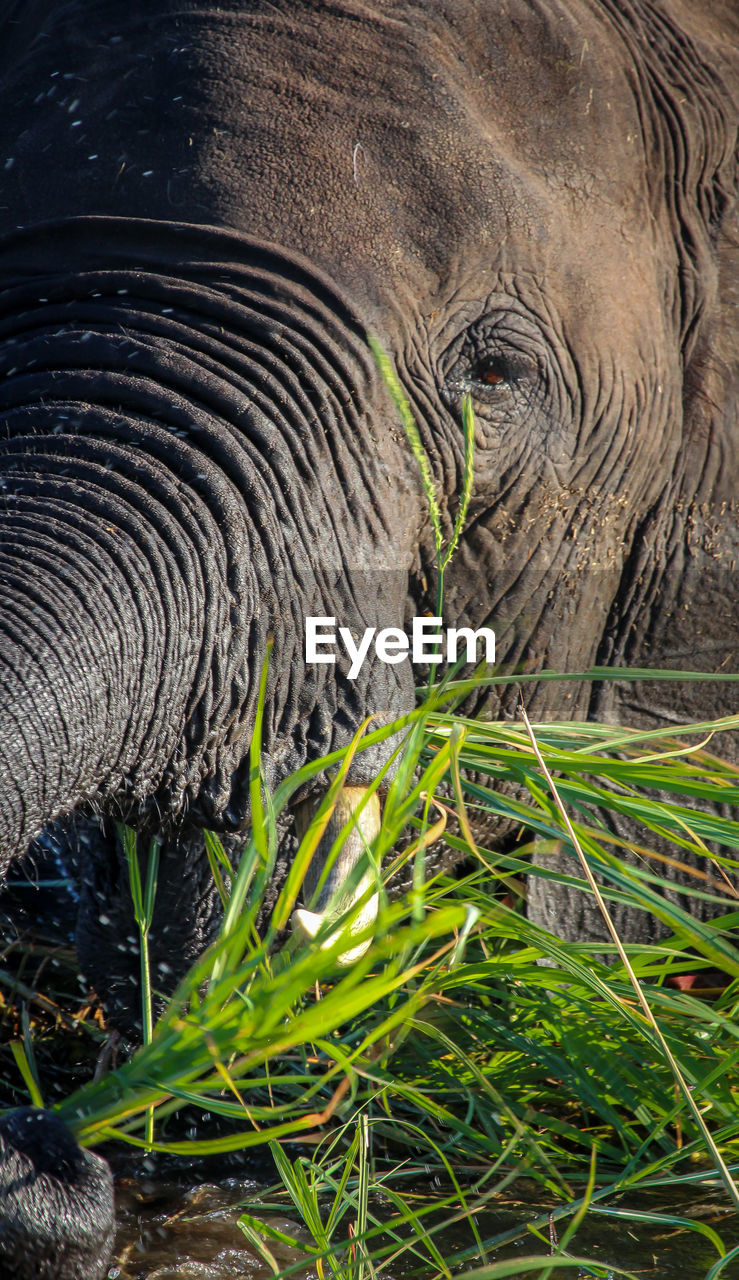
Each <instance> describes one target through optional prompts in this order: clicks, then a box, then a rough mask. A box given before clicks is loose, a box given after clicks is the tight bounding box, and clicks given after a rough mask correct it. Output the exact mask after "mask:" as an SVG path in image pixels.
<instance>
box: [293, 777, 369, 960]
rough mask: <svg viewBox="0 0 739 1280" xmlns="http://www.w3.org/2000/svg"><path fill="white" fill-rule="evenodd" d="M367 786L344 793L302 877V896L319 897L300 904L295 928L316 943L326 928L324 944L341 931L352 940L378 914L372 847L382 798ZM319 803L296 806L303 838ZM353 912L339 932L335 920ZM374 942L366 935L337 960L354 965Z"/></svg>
mask: <svg viewBox="0 0 739 1280" xmlns="http://www.w3.org/2000/svg"><path fill="white" fill-rule="evenodd" d="M367 790H368V789H367V788H366V787H345V788H344V789H343V791H342V792H341V794H340V796H339V799H338V801H337V803H336V806H335V808H334V810H333V813H332V814H331V817H330V818H329V820H328V823H327V825H326V829H325V831H324V832H323V835H322V836H321V839H320V841H319V843H318V846H317V848H316V850H315V852H314V854H313V858H312V860H311V863H310V866H309V867H308V870H307V872H306V875H305V879H304V880H303V901H304V902H306V903H311V899H312V898H314V897H316V893H317V897H316V901H315V902H314V903H312V904H311V909H307V908H305V907H300V908H298V909H297V910H296V911H294V912H293V915H292V920H291V924H292V928H293V931H294V933H296V934H297V936H298V937H299V938H301V939H302V940H303V941H305V942H313V940H314V939H315V938H316V936H317V935H318V933H319V931H323V933H324V935H325V936H324V937H323V938H322V940H321V942H320V946H321V947H322V948H328V947H332V946H334V945H335V942H336V940H337V938H338V937H339V936H342V937H344V936H346V937H347V939H348V940H351V938H352V937H355V936H357V935H358V934H360V933H363V932H366V930H367V929H368V928H369V927H370V926H371V925H372V924H373V923H374V921H375V920H376V918H377V911H378V906H379V897H378V894H377V892H376V891H373V886H374V885H375V884H376V876H375V872H374V870H373V868H372V866H371V865H370V861H369V856H368V853H367V850H368V849H369V847H370V845H371V844H372V841H373V839H374V838H375V836H376V835H377V834H378V832H379V830H380V822H381V818H380V801H379V797H378V795H377V792H373V793H372V794H371V795H369V796H368V795H367ZM316 807H317V806H316V802H315V800H313V799H312V798H309V799H307V800H304V801H302V803H301V804H300V805H298V806H297V808H296V810H295V827H296V831H297V834H298V837H299V838H301V839H302V836H303V835H304V834H305V832H306V831H307V829H308V826H309V824H310V822H311V820H312V818H313V816H314V814H315V810H316ZM348 822H352V827H351V829H350V831H349V833H348V835H347V837H346V839H345V840H344V843H343V845H342V846H341V848H340V849H339V852H338V854H337V855H336V857H335V858H334V859H333V861H332V863H331V864H330V867H329V871H328V874H327V876H326V879H325V881H324V883H323V885H322V886H321V888H320V891H319V888H318V886H319V881H320V879H321V874H322V872H323V871H324V868H325V867H326V864H327V862H328V860H329V857H330V854H331V849H332V846H333V844H334V842H335V840H336V838H337V836H339V834H340V832H341V830H342V828H343V827H345V826H346V824H347V823H348ZM362 864H364V866H365V867H366V870H365V871H363V872H362V873H361V874H360V873H359V871H358V868H360V866H361V865H362ZM317 891H318V892H317ZM348 912H351V915H350V916H349V919H348V922H346V923H344V924H343V925H342V927H341V931H340V934H339V933H338V932H336V931H334V932H332V931H331V929H330V925H331V923H332V921H335V920H338V919H339V918H340V917H341V916H344V915H345V914H346V913H348ZM324 926H325V928H324ZM369 945H370V939H367V938H365V939H363V940H362V941H361V942H360V943H357V945H356V946H354V947H350V948H349V949H348V950H347V951H343V952H341V953H340V955H339V956H338V959H337V965H338V966H339V967H340V968H346V967H348V966H349V965H351V964H353V963H354V961H355V960H358V959H359V958H360V956H363V955H364V953H365V951H366V950H367V948H368V947H369Z"/></svg>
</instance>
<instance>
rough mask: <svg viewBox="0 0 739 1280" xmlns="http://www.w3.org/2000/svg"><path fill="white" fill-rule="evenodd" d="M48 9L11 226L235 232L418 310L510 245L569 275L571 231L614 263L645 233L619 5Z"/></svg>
mask: <svg viewBox="0 0 739 1280" xmlns="http://www.w3.org/2000/svg"><path fill="white" fill-rule="evenodd" d="M47 7H48V13H47V14H46V15H45V16H43V15H42V16H43V17H44V20H43V23H42V24H41V25H43V28H44V34H45V36H47V37H48V38H47V39H45V40H39V41H37V42H36V43H35V44H33V43H32V42H31V35H32V33H31V32H28V33H27V35H28V39H29V49H28V50H25V51H24V57H23V58H22V59H20V60H18V62H17V64H15V65H11V61H10V60H9V57H8V55H6V59H5V67H4V69H3V75H4V79H5V82H6V85H7V87H8V92H7V94H6V96H5V101H6V102H7V103H9V104H10V109H9V111H8V114H7V116H6V121H5V127H4V129H3V135H4V136H3V138H2V142H3V144H4V146H5V149H6V151H7V160H6V161H5V165H6V168H5V173H4V176H5V178H6V183H5V189H6V201H4V203H6V204H7V210H6V212H3V211H0V218H3V219H5V220H9V221H8V225H9V226H12V227H15V225H16V224H17V223H18V222H29V221H32V220H34V219H37V218H41V217H43V218H48V217H57V216H70V215H76V214H80V213H97V214H104V215H111V214H118V215H120V214H122V215H124V216H126V215H127V216H135V217H141V216H148V217H163V218H168V219H171V218H172V217H176V218H179V219H182V220H187V221H194V222H204V223H215V224H217V225H225V226H230V227H233V228H234V229H236V230H241V231H245V232H248V233H250V234H252V235H258V236H264V237H265V238H267V239H269V240H270V241H273V242H278V243H282V244H284V245H285V246H286V247H288V248H291V249H297V250H300V251H302V252H303V253H305V254H307V255H308V256H309V257H310V258H311V259H312V260H313V261H317V262H318V263H320V265H322V266H324V267H325V268H327V269H328V270H329V271H331V272H332V273H333V274H334V275H335V276H336V277H337V279H339V281H341V282H344V283H356V282H359V281H362V280H363V279H364V280H365V281H366V282H367V287H368V288H371V287H372V286H373V285H374V284H375V283H376V282H377V280H378V279H382V280H383V281H384V282H385V283H386V284H390V285H392V286H393V287H402V285H403V283H404V282H406V281H408V280H409V279H410V280H411V281H412V283H413V286H414V290H415V291H417V290H418V286H419V283H420V282H421V281H422V280H423V278H424V274H425V276H426V278H427V281H428V284H429V286H430V287H431V288H433V287H434V283H435V281H438V280H439V279H442V280H443V279H444V277H445V275H446V274H447V273H448V272H449V271H450V269H454V264H455V262H456V261H457V259H458V258H459V256H460V255H463V254H464V253H465V252H468V253H474V252H478V253H479V252H483V253H487V252H489V251H490V249H491V248H496V249H497V248H498V247H499V246H500V245H501V244H504V245H507V246H508V248H509V251H510V252H514V251H515V252H517V253H520V247H521V246H523V247H525V248H526V249H527V251H528V252H529V256H530V258H531V259H532V261H534V262H537V263H543V264H544V265H546V264H547V262H550V263H552V264H553V263H557V264H561V261H562V259H563V257H566V256H567V254H568V252H569V254H570V255H571V254H572V249H571V248H569V250H568V245H570V246H571V244H572V242H573V239H574V238H575V237H573V236H572V234H571V231H572V228H571V218H573V217H574V218H575V220H576V221H577V220H578V218H581V220H582V225H583V228H584V229H585V231H586V232H587V235H588V236H589V238H590V240H591V241H594V242H595V244H596V245H598V246H599V247H600V250H601V252H600V255H599V256H600V258H601V260H602V261H604V260H605V259H604V255H603V253H602V247H603V242H604V238H606V239H607V238H608V237H611V239H612V238H613V237H614V236H618V235H620V233H621V231H622V229H623V226H624V225H625V224H626V223H627V222H628V223H629V226H630V234H631V235H632V236H633V235H634V234H635V226H634V221H635V218H636V219H637V220H639V219H643V218H644V217H645V214H643V213H642V211H643V210H644V209H645V207H646V202H645V199H644V164H643V158H641V157H640V155H639V148H640V145H641V139H640V129H639V114H638V109H637V103H636V98H637V97H638V92H637V90H636V89H635V88H634V87H633V86H632V85H630V83H629V79H628V76H627V74H626V72H625V69H624V68H625V64H626V62H627V61H628V59H627V55H626V50H625V46H624V45H623V44H622V42H621V41H620V39H619V38H618V37H617V35H615V33H614V31H613V29H611V28H610V27H609V25H608V22H607V21H606V19H605V16H604V15H605V14H606V13H607V9H608V6H607V5H606V6H604V8H603V10H601V11H599V14H598V16H596V15H595V14H594V12H593V10H592V8H591V6H589V5H586V4H584V3H577V0H575V3H573V4H570V5H569V6H568V8H567V10H566V11H565V9H564V8H563V7H560V6H559V5H558V4H555V5H540V4H539V3H538V2H537V0H499V3H495V0H492V2H488V3H481V2H477V3H476V2H475V0H470V2H469V3H456V4H453V5H447V4H441V3H431V4H423V5H410V6H409V5H407V4H399V3H395V2H393V0H387V2H385V3H382V2H381V3H377V4H374V5H367V4H363V3H360V2H359V0H340V2H339V3H337V4H335V5H331V6H327V5H325V4H323V3H318V2H317V0H299V2H296V3H290V4H279V3H278V4H272V3H267V2H266V0H264V2H263V3H262V2H259V0H255V3H252V4H244V3H241V4H238V5H237V4H234V5H227V4H226V5H222V6H219V7H218V8H216V7H213V6H205V5H203V6H200V5H197V4H194V5H191V6H184V7H183V6H179V5H171V4H168V3H166V4H165V3H157V2H156V0H154V2H153V3H147V4H146V5H143V4H140V3H136V0H133V2H132V3H131V4H129V5H127V6H126V7H125V14H122V9H121V6H120V5H113V4H107V3H106V4H84V3H79V4H77V5H65V6H55V5H53V4H49V5H48V6H47ZM31 8H32V9H33V13H34V16H35V20H38V19H39V13H38V12H37V10H42V9H43V8H44V6H43V5H42V4H39V5H35V6H31ZM37 25H38V22H37ZM21 38H22V35H21V34H18V35H16V37H15V39H16V40H17V41H20V40H21ZM8 161H10V162H11V163H10V165H8V163H7V162H8ZM0 163H2V156H1V155H0ZM606 258H607V255H606ZM602 269H603V270H604V271H605V269H606V268H605V265H604V266H603V268H602Z"/></svg>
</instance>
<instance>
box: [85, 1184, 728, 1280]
mask: <svg viewBox="0 0 739 1280" xmlns="http://www.w3.org/2000/svg"><path fill="white" fill-rule="evenodd" d="M264 1189H265V1188H264V1184H259V1183H257V1182H256V1181H255V1180H254V1179H250V1178H247V1177H244V1176H239V1177H228V1178H223V1179H221V1180H214V1181H208V1182H204V1183H201V1184H199V1185H196V1184H194V1183H192V1182H191V1183H187V1182H183V1181H182V1180H179V1181H178V1180H177V1179H176V1178H174V1177H170V1178H162V1177H157V1179H156V1181H155V1182H150V1181H147V1180H145V1179H143V1180H142V1179H137V1178H130V1177H127V1178H124V1179H122V1180H121V1182H120V1185H119V1190H118V1217H119V1231H118V1236H117V1239H116V1261H115V1265H114V1266H113V1268H112V1269H111V1272H110V1276H111V1277H112V1278H115V1280H231V1277H234V1276H249V1277H252V1280H268V1277H271V1276H272V1275H273V1272H272V1270H271V1269H270V1267H269V1266H268V1265H267V1264H266V1263H265V1262H263V1261H262V1260H261V1259H260V1258H259V1257H258V1256H257V1255H256V1254H255V1252H254V1251H253V1250H252V1248H251V1246H250V1245H249V1243H248V1242H247V1240H246V1239H245V1237H244V1236H243V1234H242V1233H241V1231H240V1230H239V1227H238V1225H237V1219H238V1217H239V1214H240V1213H241V1212H242V1211H243V1210H244V1209H246V1211H247V1212H248V1213H250V1214H251V1215H252V1216H254V1217H261V1218H262V1220H263V1221H265V1222H267V1223H269V1224H270V1225H271V1226H273V1227H276V1228H277V1229H278V1230H279V1231H282V1232H283V1233H284V1234H286V1235H290V1236H292V1237H294V1238H297V1239H299V1240H304V1241H305V1242H306V1244H308V1243H309V1241H310V1237H309V1235H308V1233H307V1231H306V1229H305V1228H304V1227H302V1226H301V1225H300V1224H299V1223H298V1221H297V1217H290V1216H289V1215H288V1214H287V1213H285V1215H284V1216H282V1215H277V1214H274V1213H271V1214H264V1215H262V1214H261V1213H260V1210H259V1201H260V1197H261V1195H262V1194H263V1192H264ZM419 1190H421V1189H420V1188H419ZM432 1190H433V1189H432V1188H431V1187H429V1188H428V1192H429V1194H431V1192H432ZM624 1206H628V1207H629V1208H630V1210H631V1211H632V1212H636V1213H650V1214H659V1215H662V1217H663V1220H662V1221H656V1222H643V1221H638V1220H632V1219H626V1220H624V1219H617V1218H614V1217H611V1216H607V1215H603V1214H601V1213H597V1212H594V1211H591V1212H589V1213H588V1215H587V1216H586V1218H585V1220H584V1222H583V1223H582V1224H581V1226H580V1228H579V1230H578V1232H577V1235H576V1237H575V1238H574V1240H573V1241H572V1242H571V1243H570V1246H569V1251H570V1252H571V1253H573V1254H574V1255H576V1256H578V1257H584V1258H587V1259H590V1260H592V1261H593V1262H600V1263H601V1264H603V1263H609V1264H610V1265H611V1266H617V1267H620V1268H623V1269H624V1270H627V1271H632V1272H634V1273H636V1274H638V1276H639V1277H640V1280H642V1278H644V1280H649V1278H651V1280H703V1277H704V1276H705V1275H706V1273H707V1272H708V1270H709V1269H710V1267H711V1266H713V1264H714V1263H715V1262H716V1261H717V1260H718V1257H719V1255H718V1253H717V1250H716V1248H715V1246H714V1245H713V1244H712V1243H711V1241H710V1240H709V1239H706V1238H705V1236H702V1235H700V1234H698V1233H697V1232H696V1231H694V1230H689V1229H687V1228H686V1227H685V1226H681V1225H680V1224H678V1223H675V1222H671V1221H669V1219H671V1218H675V1217H681V1218H692V1219H694V1220H696V1221H697V1222H698V1223H701V1224H703V1225H705V1226H708V1227H711V1228H712V1229H713V1230H714V1231H716V1232H717V1233H718V1234H719V1236H721V1238H722V1239H723V1241H724V1244H725V1245H726V1247H727V1248H731V1247H733V1246H734V1245H737V1244H739V1215H737V1214H736V1213H735V1212H734V1211H733V1210H732V1209H731V1208H730V1207H729V1206H728V1205H727V1202H726V1200H725V1199H724V1198H723V1197H721V1196H720V1195H717V1194H715V1193H711V1194H710V1195H706V1194H702V1193H701V1191H700V1189H699V1188H694V1189H692V1190H689V1191H687V1192H686V1191H682V1190H680V1191H678V1192H673V1193H671V1194H670V1195H669V1196H668V1194H667V1193H666V1192H664V1191H659V1192H654V1191H649V1192H644V1193H642V1194H641V1195H640V1196H636V1195H633V1194H632V1196H631V1197H630V1199H628V1200H624V1201H622V1206H621V1207H624ZM550 1207H553V1206H549V1205H547V1204H545V1203H543V1202H542V1199H541V1195H540V1193H537V1191H536V1188H534V1187H532V1188H531V1189H530V1190H529V1191H527V1192H526V1193H525V1194H521V1193H520V1191H519V1194H517V1195H516V1196H512V1195H506V1196H504V1197H501V1198H500V1199H499V1200H497V1201H495V1202H494V1207H492V1208H490V1209H488V1210H486V1211H485V1212H483V1213H479V1214H477V1215H476V1222H477V1227H478V1231H479V1233H480V1235H481V1237H482V1239H483V1241H485V1240H490V1239H492V1238H495V1237H499V1236H501V1235H502V1234H503V1233H506V1232H511V1233H514V1232H517V1233H518V1238H517V1239H515V1240H509V1241H508V1242H507V1243H506V1244H504V1245H502V1246H499V1247H496V1248H495V1249H493V1250H491V1251H490V1252H489V1254H488V1256H487V1259H486V1260H487V1262H488V1263H491V1262H494V1261H500V1260H502V1259H503V1258H515V1257H522V1256H524V1255H527V1256H528V1255H531V1254H535V1255H539V1256H541V1259H542V1266H544V1265H545V1263H546V1257H547V1254H548V1251H549V1250H548V1242H549V1240H550V1238H556V1235H557V1233H558V1234H560V1235H561V1234H562V1233H563V1232H564V1230H565V1228H566V1220H563V1221H562V1222H561V1223H555V1224H553V1226H552V1228H551V1231H552V1236H551V1237H550V1226H549V1224H548V1223H545V1224H544V1225H543V1226H542V1227H540V1231H541V1234H542V1236H543V1237H544V1240H543V1241H542V1240H537V1239H536V1237H535V1236H534V1235H532V1234H531V1233H530V1232H528V1231H527V1230H526V1224H527V1223H530V1222H532V1221H533V1220H534V1219H536V1218H538V1217H539V1216H540V1215H542V1214H546V1213H547V1211H548V1209H549V1208H550ZM375 1208H376V1209H377V1206H375ZM391 1214H392V1210H391V1209H390V1208H389V1207H388V1209H387V1216H388V1217H390V1216H391ZM378 1216H380V1217H382V1211H381V1210H379V1211H378ZM340 1238H342V1237H341V1236H339V1237H338V1238H337V1243H338V1239H340ZM435 1239H436V1243H437V1246H438V1247H439V1249H440V1252H441V1254H442V1256H443V1257H444V1258H445V1259H446V1260H447V1261H448V1262H450V1263H451V1261H452V1259H453V1256H454V1255H455V1254H457V1253H459V1254H466V1256H465V1257H464V1258H463V1260H460V1262H459V1265H458V1266H453V1270H456V1271H464V1270H467V1269H472V1268H474V1267H476V1266H480V1265H481V1263H482V1262H483V1258H482V1256H481V1255H480V1253H479V1251H478V1250H477V1249H476V1247H475V1245H474V1242H473V1238H472V1235H471V1233H470V1230H469V1227H468V1226H467V1225H466V1224H461V1225H457V1226H455V1227H452V1228H450V1229H448V1230H445V1231H442V1232H441V1233H440V1234H439V1235H438V1236H437V1237H435ZM269 1248H270V1250H271V1252H272V1253H273V1255H274V1257H275V1261H276V1262H277V1263H278V1265H279V1266H280V1267H286V1266H288V1265H289V1264H296V1263H301V1262H302V1264H303V1265H302V1266H299V1267H297V1269H296V1270H295V1271H294V1272H293V1275H294V1276H295V1278H296V1280H315V1277H316V1276H317V1271H316V1264H315V1262H314V1261H313V1260H312V1259H311V1258H310V1257H309V1256H308V1255H307V1254H306V1253H302V1252H301V1251H300V1250H297V1249H294V1248H290V1247H289V1246H287V1245H284V1244H280V1243H279V1242H275V1241H272V1240H270V1241H269ZM734 1266H735V1268H736V1269H735V1270H734V1271H732V1269H731V1267H732V1264H729V1267H728V1269H727V1270H726V1271H725V1273H724V1275H723V1278H722V1280H732V1277H734V1278H735V1277H736V1276H738V1275H739V1264H737V1263H735V1264H734ZM411 1274H413V1275H415V1276H421V1277H424V1276H430V1275H432V1274H433V1270H432V1267H431V1264H430V1263H429V1264H428V1265H427V1267H426V1268H424V1267H423V1265H422V1264H419V1262H418V1259H417V1258H416V1259H415V1260H414V1259H413V1258H412V1257H411V1256H410V1255H406V1257H405V1259H404V1260H399V1261H397V1262H394V1263H392V1264H391V1266H390V1267H389V1269H387V1270H383V1271H382V1276H383V1277H384V1280H391V1278H392V1280H404V1277H409V1276H410V1275H411ZM522 1274H523V1273H522ZM527 1274H532V1273H527ZM533 1274H534V1275H536V1272H534V1273H533ZM589 1274H592V1272H590V1271H589V1269H580V1268H577V1267H574V1266H573V1267H572V1268H571V1269H569V1268H568V1269H563V1270H558V1271H557V1272H555V1273H553V1275H555V1276H557V1277H559V1276H563V1277H566V1278H567V1280H576V1278H577V1280H586V1277H587V1276H588V1275H589Z"/></svg>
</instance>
